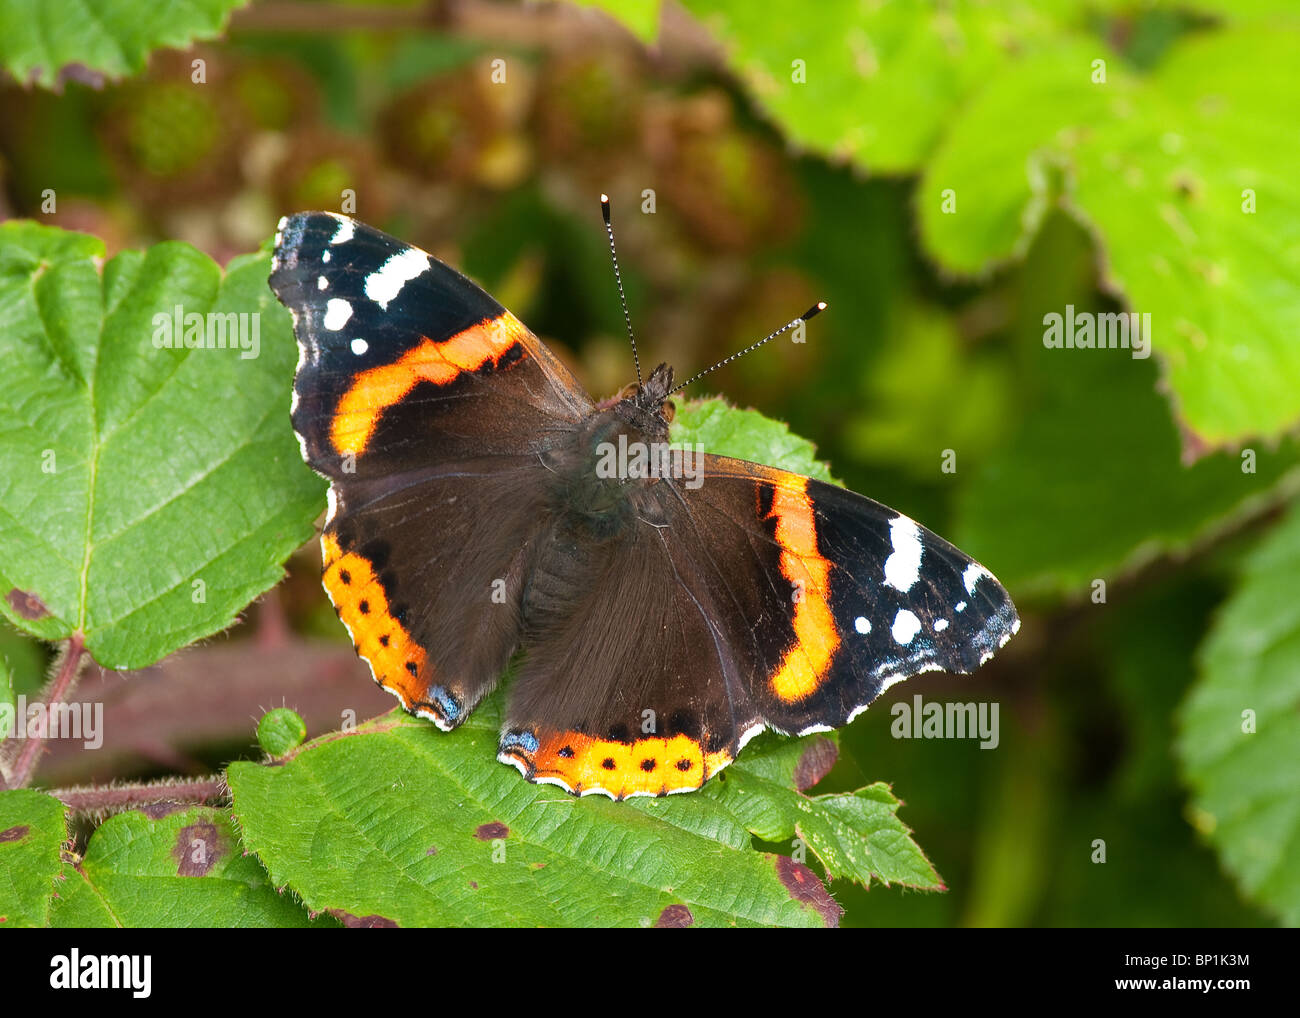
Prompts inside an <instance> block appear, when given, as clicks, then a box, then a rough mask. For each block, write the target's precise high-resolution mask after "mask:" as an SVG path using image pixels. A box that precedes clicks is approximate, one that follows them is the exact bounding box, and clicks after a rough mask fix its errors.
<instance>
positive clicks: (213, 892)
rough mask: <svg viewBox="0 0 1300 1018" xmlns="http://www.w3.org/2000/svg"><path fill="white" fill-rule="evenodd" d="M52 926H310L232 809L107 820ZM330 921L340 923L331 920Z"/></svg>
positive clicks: (71, 871) (69, 876)
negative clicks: (243, 843)
mask: <svg viewBox="0 0 1300 1018" xmlns="http://www.w3.org/2000/svg"><path fill="white" fill-rule="evenodd" d="M63 876H64V877H65V878H66V879H65V880H64V883H63V884H62V885H61V886H60V888H59V898H58V900H57V901H56V902H55V904H54V908H53V911H52V914H51V924H52V925H54V926H60V927H96V926H127V927H151V928H152V927H183V926H208V927H244V926H305V925H308V923H309V919H308V916H307V914H306V911H305V910H304V909H303V908H302V906H301V905H300V904H299V903H298V902H297V901H296V900H295V899H294V898H293V897H292V896H291V895H283V896H282V895H280V894H277V893H276V891H275V889H274V888H273V887H271V886H270V883H269V882H268V881H267V879H266V871H265V870H263V869H262V867H261V866H260V865H259V864H258V862H257V860H256V859H255V858H254V857H252V856H245V855H244V854H243V853H242V852H241V851H240V848H239V840H238V837H237V835H236V833H235V828H234V824H233V823H232V821H231V819H230V814H229V812H228V811H227V810H223V809H218V808H215V807H211V806H190V807H187V808H184V809H181V810H177V811H174V812H168V813H167V814H166V815H164V816H160V817H150V816H147V815H146V814H145V813H144V812H142V811H139V810H132V811H130V812H127V813H119V814H118V815H116V816H113V817H110V818H109V819H108V820H107V821H105V822H104V823H103V824H101V825H100V826H99V828H98V829H97V830H96V831H95V833H94V834H93V835H91V838H90V842H89V844H88V845H87V846H86V854H85V856H84V858H83V859H82V860H81V862H80V863H79V864H76V865H69V866H65V867H64V870H63ZM322 923H323V924H324V925H331V926H332V925H333V921H332V920H330V919H324V920H322Z"/></svg>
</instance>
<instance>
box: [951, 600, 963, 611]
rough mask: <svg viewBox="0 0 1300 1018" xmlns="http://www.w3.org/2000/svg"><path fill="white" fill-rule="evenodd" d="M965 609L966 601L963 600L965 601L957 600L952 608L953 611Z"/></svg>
mask: <svg viewBox="0 0 1300 1018" xmlns="http://www.w3.org/2000/svg"><path fill="white" fill-rule="evenodd" d="M965 610H966V602H965V601H958V602H957V607H955V608H954V609H953V611H957V612H964V611H965Z"/></svg>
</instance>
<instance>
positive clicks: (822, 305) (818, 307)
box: [668, 300, 826, 396]
mask: <svg viewBox="0 0 1300 1018" xmlns="http://www.w3.org/2000/svg"><path fill="white" fill-rule="evenodd" d="M825 310H826V302H825V301H824V300H819V301H818V302H817V303H816V304H814V305H813V306H812V307H810V308H809V309H808V310H807V311H805V312H804V313H803V314H801V315H800V316H799V317H798V318H792V319H790V321H788V322H786V323H785V324H784V325H782V326H781V327H780V328H779V329H777V330H776V331H775V332H773V333H770V334H769V335H767V336H764V337H763V338H762V339H760V340H759V341H758V342H757V343H754V344H753V345H752V346H747V347H745V349H743V350H740V351H738V352H736V353H733V354H732V355H731V356H730V357H727V358H726V359H724V360H720V361H718V363H717V364H715V365H713V367H711V368H705V369H704V370H703V371H701V372H700V373H699V374H697V375H691V377H690V378H688V379H686V381H684V382H683V383H682V384H681V385H679V386H676V387H675V388H674V389H672V391H670V392H669V393H668V395H669V396H671V395H672V394H673V393H674V392H680V391H681V390H682V389H685V388H686V387H687V386H688V385H690V384H691V383H692V382H697V381H699V380H700V379H701V378H703V377H704V376H705V375H707V374H708V373H709V372H710V371H716V370H717V369H718V368H720V367H722V366H723V365H725V364H730V363H731V362H732V361H734V360H737V359H738V358H741V357H744V356H745V354H747V353H750V352H752V351H754V350H757V349H758V348H759V347H760V346H762V345H763V344H764V343H767V342H769V341H771V340H773V339H776V337H777V336H780V335H783V334H784V333H787V332H789V331H790V330H791V329H793V328H795V327H796V326H798V325H801V324H802V323H804V322H806V321H808V319H809V318H812V317H813V316H815V315H819V314H821V313H822V312H823V311H825Z"/></svg>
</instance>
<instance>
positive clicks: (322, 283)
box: [316, 276, 330, 290]
mask: <svg viewBox="0 0 1300 1018" xmlns="http://www.w3.org/2000/svg"><path fill="white" fill-rule="evenodd" d="M329 285H330V281H329V280H328V279H326V278H325V277H324V276H317V277H316V289H317V290H324V289H325V288H326V287H327V286H329Z"/></svg>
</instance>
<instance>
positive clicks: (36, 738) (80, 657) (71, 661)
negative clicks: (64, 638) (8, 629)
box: [0, 632, 90, 788]
mask: <svg viewBox="0 0 1300 1018" xmlns="http://www.w3.org/2000/svg"><path fill="white" fill-rule="evenodd" d="M89 660H90V658H89V656H88V655H87V654H86V638H85V637H84V636H83V635H82V634H81V633H80V632H76V633H73V634H72V636H71V637H70V638H69V639H68V642H67V643H66V644H65V645H64V647H63V653H62V655H61V656H60V657H59V660H58V663H57V664H56V665H55V669H54V678H53V679H51V680H50V682H49V684H48V685H47V686H46V687H45V693H44V695H43V696H42V698H41V704H42V708H43V710H44V711H45V717H46V719H47V724H46V725H45V726H44V729H43V730H42V733H41V734H39V735H27V733H26V732H25V731H24V732H23V734H24V735H25V736H26V737H25V738H24V739H21V740H19V739H18V734H19V729H20V726H24V727H25V726H26V724H27V719H26V718H20V717H15V718H14V730H13V731H12V732H11V733H10V734H9V738H8V739H7V740H6V744H5V748H6V749H7V748H8V746H9V744H10V743H16V744H17V745H18V746H19V748H18V749H17V751H16V755H15V757H14V762H13V766H12V767H6V768H4V773H3V774H0V787H5V788H26V787H27V784H28V782H30V781H31V780H32V775H33V774H34V773H35V772H36V764H37V761H39V760H40V758H41V752H42V750H44V749H45V739H46V736H47V735H48V733H49V729H50V725H49V723H48V719H49V718H51V717H52V716H53V715H52V713H51V708H52V707H55V706H57V705H58V704H61V703H63V702H64V701H65V700H67V699H68V697H69V696H70V695H71V693H72V690H73V688H74V687H75V686H76V685H77V679H78V678H80V676H81V672H82V669H83V668H84V667H85V665H86V662H87V661H89Z"/></svg>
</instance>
